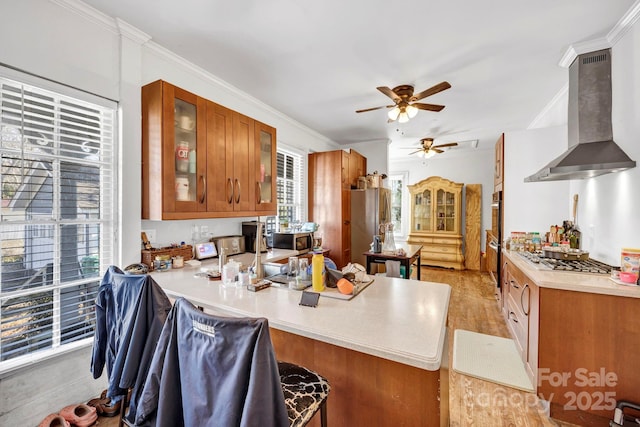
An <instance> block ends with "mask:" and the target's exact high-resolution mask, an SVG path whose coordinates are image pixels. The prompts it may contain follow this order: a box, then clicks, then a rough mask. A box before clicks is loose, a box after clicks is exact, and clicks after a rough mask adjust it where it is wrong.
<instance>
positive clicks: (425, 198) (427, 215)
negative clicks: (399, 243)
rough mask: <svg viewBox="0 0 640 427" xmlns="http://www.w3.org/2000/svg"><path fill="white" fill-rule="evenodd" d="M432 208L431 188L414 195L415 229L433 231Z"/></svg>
mask: <svg viewBox="0 0 640 427" xmlns="http://www.w3.org/2000/svg"><path fill="white" fill-rule="evenodd" d="M431 209H432V205H431V190H424V191H423V192H421V193H417V194H416V195H415V196H414V209H413V231H432V225H431Z"/></svg>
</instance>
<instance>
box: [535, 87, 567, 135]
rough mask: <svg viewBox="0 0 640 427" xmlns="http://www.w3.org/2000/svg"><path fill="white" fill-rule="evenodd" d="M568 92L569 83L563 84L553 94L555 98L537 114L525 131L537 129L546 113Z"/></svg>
mask: <svg viewBox="0 0 640 427" xmlns="http://www.w3.org/2000/svg"><path fill="white" fill-rule="evenodd" d="M568 91H569V83H565V84H564V85H563V86H562V88H560V90H559V91H558V92H557V93H556V94H555V96H554V97H553V98H552V99H551V101H549V102H548V103H547V105H545V106H544V108H543V109H542V111H540V112H539V113H538V115H537V116H536V117H535V118H534V119H533V120H532V121H531V123H529V126H527V129H536V128H537V127H538V123H539V122H540V120H542V119H543V118H544V117H545V116H546V115H547V113H548V112H549V111H550V110H551V109H552V108H553V107H554V106H555V105H556V104H557V103H558V101H560V100H561V99H563V98H564V96H565V95H566V94H567V92H568Z"/></svg>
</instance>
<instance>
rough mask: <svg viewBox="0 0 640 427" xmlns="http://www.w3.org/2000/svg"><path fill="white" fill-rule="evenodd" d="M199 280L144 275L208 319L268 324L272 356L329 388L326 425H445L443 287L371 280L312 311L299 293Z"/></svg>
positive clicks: (190, 273)
mask: <svg viewBox="0 0 640 427" xmlns="http://www.w3.org/2000/svg"><path fill="white" fill-rule="evenodd" d="M206 264H207V263H203V267H206ZM198 271H199V270H198V269H197V268H193V267H185V268H182V269H176V270H169V271H167V272H154V273H152V274H151V275H152V277H153V278H154V279H155V280H156V281H157V282H158V284H159V285H160V286H161V287H162V288H163V289H164V290H165V292H166V293H167V294H168V295H169V297H172V298H176V297H185V298H186V299H188V300H189V301H191V302H192V303H193V304H195V305H197V306H200V307H202V308H203V309H204V310H205V312H211V313H216V314H219V315H229V316H248V317H265V318H267V319H268V320H269V325H270V327H271V338H272V341H273V344H274V347H275V350H276V357H277V358H278V359H279V360H285V361H290V362H293V363H298V364H300V365H303V366H306V367H308V368H310V369H313V370H316V371H318V372H319V373H320V374H322V375H323V376H325V377H326V378H327V379H328V380H329V382H330V383H331V393H330V394H329V401H328V410H327V413H328V418H329V421H328V425H331V426H371V425H410V426H439V425H447V422H448V379H447V378H448V371H447V368H446V364H445V363H443V361H444V360H446V352H443V349H444V348H445V345H446V342H445V341H446V320H447V312H448V306H449V297H450V292H451V288H450V286H449V285H445V284H441V283H430V282H420V281H415V280H406V279H398V278H387V277H380V276H376V277H375V281H374V282H373V283H372V284H371V285H369V286H368V287H367V288H365V289H364V290H363V291H362V292H361V293H359V294H358V295H356V296H355V297H354V298H352V299H351V300H348V301H347V300H341V299H335V298H329V297H321V298H320V301H319V303H318V306H317V307H316V308H311V307H305V306H300V305H299V304H298V303H299V301H300V296H301V293H300V292H299V291H293V290H288V289H282V288H276V287H271V288H268V289H265V290H262V291H259V292H250V291H248V290H247V289H246V288H243V287H224V286H223V285H222V284H221V282H220V281H209V280H208V279H206V278H200V277H195V276H194V274H195V273H197V272H198ZM443 358H444V359H443ZM441 378H442V382H441ZM316 418H317V417H316ZM313 421H314V422H318V420H315V419H314V420H313ZM312 424H313V423H312Z"/></svg>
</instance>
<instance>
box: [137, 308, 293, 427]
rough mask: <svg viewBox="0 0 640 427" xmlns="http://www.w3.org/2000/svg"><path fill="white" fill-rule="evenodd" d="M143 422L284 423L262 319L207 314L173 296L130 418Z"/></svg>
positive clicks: (262, 426) (175, 426)
mask: <svg viewBox="0 0 640 427" xmlns="http://www.w3.org/2000/svg"><path fill="white" fill-rule="evenodd" d="M145 422H147V423H148V424H150V425H153V426H161V427H179V426H193V427H196V426H198V427H199V426H224V427H234V426H241V427H245V426H246V427H249V426H256V427H258V426H259V427H269V426H274V427H276V426H277V427H280V426H282V427H284V426H288V425H289V421H288V417H287V410H286V406H285V403H284V395H283V392H282V387H281V384H280V377H279V373H278V364H277V362H276V358H275V354H274V351H273V346H272V344H271V335H270V334H269V325H268V322H267V319H264V318H230V317H219V316H212V315H209V314H205V313H203V312H201V311H199V310H197V309H196V308H195V307H194V306H193V305H192V304H191V303H189V302H188V301H187V300H185V299H184V298H180V299H178V300H177V301H176V302H175V304H174V307H173V309H172V310H171V312H170V313H169V318H168V319H167V322H166V324H165V326H164V329H163V330H162V335H161V337H160V341H159V342H158V346H157V348H156V353H155V355H154V357H153V361H152V364H151V368H150V370H149V376H148V377H147V382H146V384H145V386H144V390H143V392H142V396H141V400H140V404H139V406H138V414H137V419H136V423H137V424H144V423H145Z"/></svg>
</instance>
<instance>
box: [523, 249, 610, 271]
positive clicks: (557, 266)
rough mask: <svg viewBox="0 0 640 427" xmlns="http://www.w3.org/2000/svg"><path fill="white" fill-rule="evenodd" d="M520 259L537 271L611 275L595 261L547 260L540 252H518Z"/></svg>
mask: <svg viewBox="0 0 640 427" xmlns="http://www.w3.org/2000/svg"><path fill="white" fill-rule="evenodd" d="M518 255H520V256H521V257H522V258H524V259H526V260H527V261H528V262H529V263H530V264H532V265H533V267H534V268H537V269H538V270H555V271H574V272H578V273H595V274H611V269H612V268H613V267H611V266H610V265H608V264H605V263H603V262H600V261H596V260H595V259H592V258H589V259H586V260H562V259H555V258H547V257H545V256H543V255H542V252H518Z"/></svg>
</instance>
